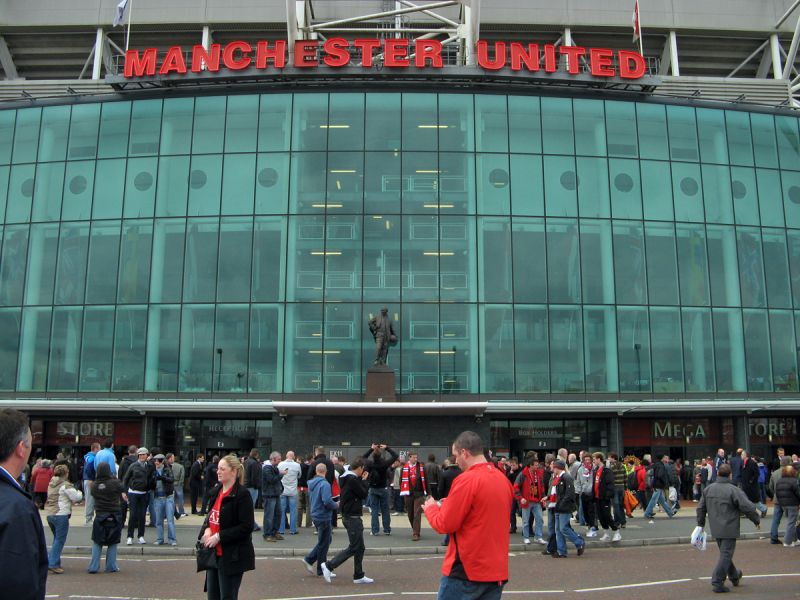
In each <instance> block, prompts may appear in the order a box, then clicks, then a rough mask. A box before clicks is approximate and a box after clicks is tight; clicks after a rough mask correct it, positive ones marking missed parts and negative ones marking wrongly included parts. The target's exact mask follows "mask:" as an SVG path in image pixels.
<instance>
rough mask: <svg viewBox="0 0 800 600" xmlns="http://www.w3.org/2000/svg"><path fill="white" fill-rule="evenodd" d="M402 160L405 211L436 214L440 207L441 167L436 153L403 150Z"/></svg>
mask: <svg viewBox="0 0 800 600" xmlns="http://www.w3.org/2000/svg"><path fill="white" fill-rule="evenodd" d="M402 161H403V169H402V179H403V188H402V207H403V212H404V213H422V214H425V213H429V214H436V212H437V211H438V209H439V193H438V192H439V189H440V185H439V176H440V169H439V165H438V160H437V155H436V153H435V152H403V155H402ZM406 182H408V183H406Z"/></svg>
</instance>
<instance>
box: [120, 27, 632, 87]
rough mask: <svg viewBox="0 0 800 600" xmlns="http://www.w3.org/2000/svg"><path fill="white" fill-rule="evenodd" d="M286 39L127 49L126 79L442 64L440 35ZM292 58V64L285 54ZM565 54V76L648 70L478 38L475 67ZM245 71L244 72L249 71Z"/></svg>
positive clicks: (527, 63)
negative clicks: (435, 37)
mask: <svg viewBox="0 0 800 600" xmlns="http://www.w3.org/2000/svg"><path fill="white" fill-rule="evenodd" d="M287 49H288V48H287V42H286V41H285V40H273V41H260V42H258V43H256V44H255V45H253V44H251V43H249V42H243V41H235V42H230V43H229V44H225V45H224V46H223V45H221V44H212V45H211V47H210V48H205V47H204V46H200V45H197V46H194V47H193V48H192V49H191V51H185V50H184V49H183V48H182V47H181V46H172V47H171V48H169V49H167V50H166V51H159V50H158V49H156V48H146V49H144V50H128V51H127V52H126V54H125V69H124V76H125V78H126V79H135V78H141V77H156V76H180V75H187V74H188V73H212V74H216V73H220V72H222V71H223V70H227V71H232V72H234V73H235V72H241V71H245V70H249V71H252V70H253V69H255V70H259V71H265V70H268V69H275V70H281V69H284V68H286V67H293V68H296V69H315V68H318V67H321V66H325V67H329V68H332V69H341V68H343V67H352V66H354V65H353V62H356V63H357V64H356V65H355V66H356V67H357V68H361V69H372V68H374V67H377V66H382V67H387V68H391V69H443V68H444V62H443V60H442V43H441V42H440V41H438V40H427V39H416V40H408V39H404V38H386V39H375V38H369V39H356V40H352V41H348V40H346V39H344V38H337V37H334V38H329V39H327V40H325V41H324V42H320V41H317V40H298V41H296V42H295V43H294V47H293V48H292V50H293V52H292V53H291V56H289V54H288V53H287ZM290 58H291V64H289V59H290ZM561 58H565V59H566V60H565V63H566V65H565V66H566V70H561V71H560V72H561V73H565V74H567V75H569V76H575V75H580V74H582V72H581V66H582V65H583V64H585V65H587V66H588V73H589V74H591V75H592V76H594V77H600V78H612V77H618V78H621V79H626V80H635V79H641V78H642V77H644V76H645V74H646V72H647V63H646V61H645V59H644V57H643V56H642V55H641V54H639V53H638V52H632V51H630V50H611V49H609V48H585V47H583V46H555V45H553V44H545V45H541V46H540V45H539V44H522V43H519V42H510V43H508V42H502V41H491V42H489V41H486V40H480V41H479V42H478V43H477V63H478V67H480V68H481V69H484V70H486V71H500V70H502V69H507V68H508V69H510V70H511V71H514V72H527V73H532V74H538V73H546V74H551V73H555V72H557V71H559V68H558V66H559V61H560V59H561ZM249 71H248V72H249Z"/></svg>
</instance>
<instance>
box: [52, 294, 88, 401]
mask: <svg viewBox="0 0 800 600" xmlns="http://www.w3.org/2000/svg"><path fill="white" fill-rule="evenodd" d="M82 333H83V307H80V306H69V307H62V308H55V309H53V326H52V334H51V335H52V337H51V340H50V363H49V369H48V371H49V372H48V375H47V388H48V389H49V390H51V391H75V390H77V389H78V371H79V366H80V352H81V334H82Z"/></svg>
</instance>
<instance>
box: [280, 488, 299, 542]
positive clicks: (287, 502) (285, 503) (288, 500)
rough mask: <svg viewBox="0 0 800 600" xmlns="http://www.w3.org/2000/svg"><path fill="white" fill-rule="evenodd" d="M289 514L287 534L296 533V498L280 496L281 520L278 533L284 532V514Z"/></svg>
mask: <svg viewBox="0 0 800 600" xmlns="http://www.w3.org/2000/svg"><path fill="white" fill-rule="evenodd" d="M287 512H288V513H289V532H290V533H297V496H281V519H280V525H279V526H278V533H280V534H281V535H283V532H284V531H286V513H287Z"/></svg>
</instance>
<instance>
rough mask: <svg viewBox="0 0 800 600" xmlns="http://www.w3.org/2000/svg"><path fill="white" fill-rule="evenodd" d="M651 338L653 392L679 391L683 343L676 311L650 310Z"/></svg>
mask: <svg viewBox="0 0 800 600" xmlns="http://www.w3.org/2000/svg"><path fill="white" fill-rule="evenodd" d="M650 338H651V339H652V340H653V391H654V392H656V393H674V392H682V391H683V389H684V384H683V341H682V340H681V316H680V313H679V312H678V309H677V308H656V307H653V308H651V309H650Z"/></svg>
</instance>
